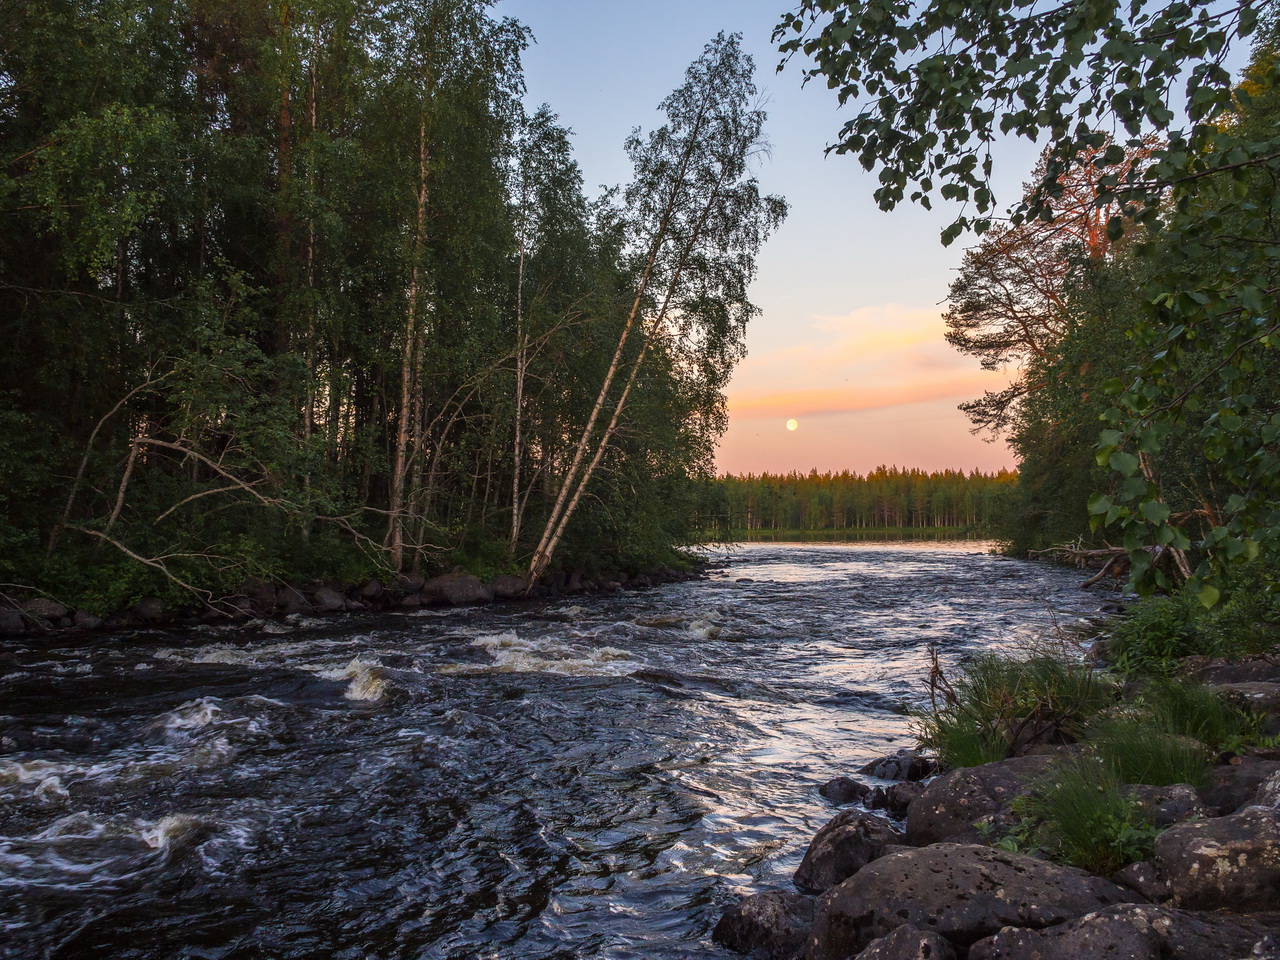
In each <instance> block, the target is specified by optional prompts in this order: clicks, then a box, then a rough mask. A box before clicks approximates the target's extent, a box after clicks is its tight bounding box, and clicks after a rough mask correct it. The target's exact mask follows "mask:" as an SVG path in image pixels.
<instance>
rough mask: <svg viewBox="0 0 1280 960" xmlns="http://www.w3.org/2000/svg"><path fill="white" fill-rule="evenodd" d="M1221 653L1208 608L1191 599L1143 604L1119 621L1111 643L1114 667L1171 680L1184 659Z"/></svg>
mask: <svg viewBox="0 0 1280 960" xmlns="http://www.w3.org/2000/svg"><path fill="white" fill-rule="evenodd" d="M1218 649H1219V645H1218V643H1217V640H1216V638H1215V637H1214V636H1213V633H1212V632H1211V631H1210V630H1209V629H1208V620H1207V618H1206V617H1205V611H1204V607H1202V606H1201V605H1200V602H1199V601H1198V600H1196V599H1195V598H1194V597H1189V596H1171V597H1152V598H1150V599H1147V600H1143V601H1141V602H1140V603H1138V604H1136V605H1135V606H1134V607H1133V608H1132V609H1131V611H1130V614H1129V616H1128V617H1126V618H1124V619H1122V620H1119V621H1117V623H1116V625H1115V628H1114V630H1113V631H1112V634H1111V638H1110V639H1109V640H1108V641H1107V653H1108V656H1109V657H1110V658H1111V662H1112V665H1113V666H1114V667H1115V669H1116V670H1118V671H1119V672H1121V673H1123V674H1126V675H1130V676H1132V675H1134V674H1146V675H1153V676H1168V675H1170V674H1172V673H1173V672H1174V670H1175V669H1176V668H1177V664H1178V661H1179V660H1181V659H1182V658H1183V657H1189V656H1192V655H1194V654H1205V655H1208V656H1214V655H1215V654H1217V653H1218Z"/></svg>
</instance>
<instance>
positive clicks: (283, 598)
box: [276, 586, 311, 608]
mask: <svg viewBox="0 0 1280 960" xmlns="http://www.w3.org/2000/svg"><path fill="white" fill-rule="evenodd" d="M300 603H305V604H306V605H307V606H308V607H309V606H311V601H310V600H308V599H307V595H306V594H305V593H303V592H302V591H301V590H299V589H298V588H297V587H295V586H283V587H281V588H280V589H279V590H277V591H276V606H277V607H281V608H284V607H288V606H289V605H290V604H300Z"/></svg>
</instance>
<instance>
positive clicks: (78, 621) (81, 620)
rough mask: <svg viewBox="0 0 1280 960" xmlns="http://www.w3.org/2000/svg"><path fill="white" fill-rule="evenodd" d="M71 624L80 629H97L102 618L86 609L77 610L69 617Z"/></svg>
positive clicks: (100, 624)
mask: <svg viewBox="0 0 1280 960" xmlns="http://www.w3.org/2000/svg"><path fill="white" fill-rule="evenodd" d="M71 624H72V626H74V627H76V628H78V629H80V630H97V629H98V628H99V627H101V626H102V618H101V617H98V616H94V615H93V614H92V613H90V612H89V611H87V610H77V611H76V612H75V614H74V615H73V616H72V617H71Z"/></svg>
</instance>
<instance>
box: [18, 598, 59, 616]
mask: <svg viewBox="0 0 1280 960" xmlns="http://www.w3.org/2000/svg"><path fill="white" fill-rule="evenodd" d="M22 612H23V613H25V614H26V615H27V616H29V617H35V618H36V619H38V620H57V619H58V618H60V617H65V616H66V615H67V614H68V613H69V612H70V611H69V610H67V605H66V604H65V603H59V602H58V601H57V600H54V599H52V598H51V597H35V598H34V599H32V600H28V601H26V602H25V603H24V604H23V605H22Z"/></svg>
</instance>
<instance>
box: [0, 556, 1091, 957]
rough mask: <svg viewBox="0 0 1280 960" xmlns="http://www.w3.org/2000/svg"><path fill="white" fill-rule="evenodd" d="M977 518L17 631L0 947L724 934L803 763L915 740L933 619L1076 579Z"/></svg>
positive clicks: (803, 783) (814, 771)
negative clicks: (475, 582) (81, 635)
mask: <svg viewBox="0 0 1280 960" xmlns="http://www.w3.org/2000/svg"><path fill="white" fill-rule="evenodd" d="M977 549H980V547H975V545H973V544H959V545H954V546H945V545H927V546H925V545H911V546H904V545H894V546H886V545H879V546H869V545H858V546H848V545H845V546H838V545H807V546H796V545H792V546H788V545H755V546H748V547H743V548H740V549H738V550H736V551H734V552H732V553H730V554H729V555H728V557H727V562H725V563H724V565H723V567H722V568H720V569H718V570H716V571H715V572H714V573H713V574H712V575H711V578H710V579H709V580H703V581H699V582H691V583H686V584H679V585H674V586H668V587H664V588H661V589H657V590H653V591H651V592H646V593H641V594H626V595H617V596H614V597H610V598H589V599H583V600H581V601H578V602H560V603H553V604H547V605H537V604H531V605H512V606H503V607H500V608H492V609H487V610H466V611H454V612H443V613H441V612H424V613H420V614H415V615H382V616H378V617H376V618H375V617H370V618H368V619H365V620H359V619H346V620H340V621H328V622H322V621H301V622H296V623H286V624H278V625H276V624H273V625H257V626H250V627H236V628H226V627H221V628H217V629H205V630H196V629H184V630H171V631H163V632H148V633H142V634H133V635H128V636H123V635H122V636H116V637H107V638H94V639H92V641H91V642H90V643H89V645H88V646H87V647H86V648H83V649H82V648H77V647H74V646H71V645H69V644H68V645H65V646H63V645H57V646H53V647H50V646H49V645H48V644H44V645H41V644H37V643H34V642H33V643H31V644H30V645H27V646H22V645H18V646H10V647H9V648H7V649H3V652H0V956H3V957H5V958H9V957H23V958H26V957H149V958H166V960H167V958H174V957H202V958H258V957H270V958H285V957H288V958H301V957H307V958H351V960H357V958H359V960H365V958H392V957H396V958H399V957H414V958H472V957H475V958H512V960H516V958H519V960H526V958H571V957H572V958H577V957H593V958H595V957H600V958H606V957H607V958H631V957H635V958H640V957H644V958H664V960H665V958H682V957H727V956H729V954H727V953H725V952H724V951H722V950H720V948H718V947H716V946H715V945H713V944H712V943H711V942H710V937H709V935H710V931H711V928H712V926H713V925H714V923H715V921H716V919H717V918H718V917H719V914H720V913H721V911H722V910H723V909H724V907H725V905H726V904H728V903H729V902H731V901H732V900H733V899H734V898H735V897H736V896H737V895H738V894H740V893H744V892H748V891H760V890H765V889H770V888H775V887H777V888H785V887H787V886H788V885H789V878H790V875H791V873H792V872H793V871H794V869H795V867H796V865H797V863H798V861H799V858H800V856H801V855H802V853H803V851H804V847H805V845H806V844H807V842H808V840H809V838H810V837H811V836H812V834H813V832H814V831H815V830H816V829H817V828H818V827H819V826H820V825H821V824H822V823H823V822H824V821H825V820H826V819H827V818H829V817H830V816H831V813H832V811H831V809H830V808H829V807H828V806H827V805H826V804H825V802H824V801H822V800H821V798H820V797H818V795H817V793H816V787H817V786H818V785H819V784H821V783H822V782H823V781H825V780H827V779H829V778H831V777H832V776H836V775H839V774H844V773H849V772H851V771H852V770H853V768H854V767H855V765H860V764H861V763H862V762H863V761H865V760H867V759H869V758H871V757H874V756H877V755H879V754H881V753H884V752H886V751H889V750H892V749H896V748H897V747H900V746H907V745H909V744H910V743H911V736H910V732H909V720H908V718H907V717H906V716H905V715H904V708H905V706H907V705H909V704H911V703H913V702H918V699H919V697H920V693H921V690H920V678H921V676H922V673H923V669H924V664H925V658H926V651H927V647H928V646H929V645H930V644H934V645H937V646H939V647H940V648H941V649H942V650H943V651H944V655H945V656H946V657H947V658H948V659H951V660H954V659H956V658H958V657H960V656H963V655H964V654H965V653H966V652H971V651H973V650H976V649H982V648H986V647H989V646H992V645H998V644H1006V643H1010V642H1015V641H1017V640H1018V639H1019V638H1024V637H1026V636H1028V635H1033V634H1037V633H1043V632H1047V631H1048V630H1050V629H1051V628H1052V627H1053V625H1054V623H1055V622H1063V621H1066V620H1070V619H1073V618H1075V617H1077V616H1079V615H1081V614H1084V613H1089V612H1092V610H1093V609H1094V608H1095V607H1096V602H1095V601H1093V600H1092V598H1090V596H1089V595H1088V594H1085V593H1084V592H1082V591H1081V590H1079V589H1078V584H1079V583H1080V580H1081V577H1080V576H1079V575H1078V574H1077V573H1076V572H1075V571H1071V570H1063V569H1060V568H1050V567H1043V566H1036V565H1031V564H1026V563H1021V562H1016V561H1009V560H1003V559H999V558H994V557H989V556H985V555H982V554H981V553H977V552H975V551H976V550H977ZM718 556H720V555H718ZM743 580H749V581H751V582H742V581H743ZM63 643H67V641H59V644H63Z"/></svg>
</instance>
